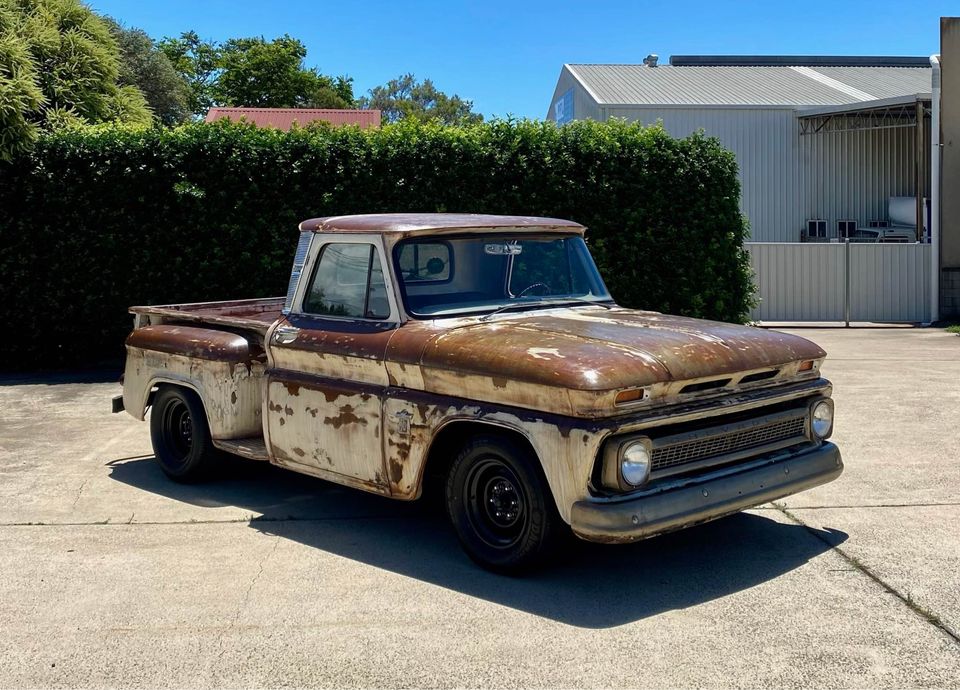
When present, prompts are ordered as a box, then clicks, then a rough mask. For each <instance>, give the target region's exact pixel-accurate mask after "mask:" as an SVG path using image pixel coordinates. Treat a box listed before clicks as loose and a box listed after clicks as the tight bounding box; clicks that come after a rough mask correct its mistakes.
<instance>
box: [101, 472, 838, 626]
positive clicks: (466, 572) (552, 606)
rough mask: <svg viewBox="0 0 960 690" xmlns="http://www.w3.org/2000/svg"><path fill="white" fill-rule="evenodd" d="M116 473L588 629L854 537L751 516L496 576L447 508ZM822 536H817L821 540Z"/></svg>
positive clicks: (266, 481) (287, 477) (276, 486)
mask: <svg viewBox="0 0 960 690" xmlns="http://www.w3.org/2000/svg"><path fill="white" fill-rule="evenodd" d="M110 469H111V477H112V478H113V479H116V480H117V481H120V482H123V483H125V484H128V485H130V486H132V487H136V488H138V489H142V490H144V491H150V492H152V493H155V494H160V495H162V496H166V497H169V498H172V499H175V500H178V501H184V502H186V503H190V504H191V505H195V506H205V507H215V506H236V507H239V508H243V509H245V510H249V511H251V513H258V514H260V515H261V517H254V518H252V519H251V520H250V526H251V527H253V528H254V529H257V530H259V531H261V532H263V533H266V534H272V535H277V536H280V537H283V538H285V539H291V540H294V541H297V542H300V543H302V544H305V545H307V546H310V547H313V548H317V549H322V550H323V551H327V552H329V553H333V554H336V555H338V556H342V557H344V558H350V559H353V560H356V561H360V562H362V563H366V564H368V565H371V566H374V567H377V568H383V569H384V570H389V571H391V572H394V573H399V574H401V575H406V576H408V577H413V578H417V579H419V580H422V581H425V582H429V583H432V584H434V585H438V586H440V587H446V588H448V589H451V590H455V591H458V592H463V593H465V594H469V595H471V596H475V597H479V598H481V599H486V600H488V601H491V602H494V603H497V604H500V605H503V606H509V607H511V608H515V609H519V610H521V611H527V612H529V613H532V614H535V615H538V616H544V617H546V618H550V619H553V620H556V621H559V622H561V623H566V624H569V625H575V626H579V627H585V628H607V627H612V626H617V625H623V624H625V623H630V622H632V621H636V620H639V619H642V618H645V617H647V616H652V615H655V614H657V613H661V612H663V611H669V610H673V609H682V608H687V607H689V606H694V605H696V604H700V603H703V602H706V601H710V600H712V599H717V598H719V597H724V596H727V595H729V594H733V593H734V592H738V591H741V590H744V589H748V588H750V587H753V586H756V585H758V584H761V583H763V582H766V581H768V580H772V579H774V578H776V577H777V576H779V575H782V574H784V573H787V572H789V571H791V570H794V569H795V568H798V567H800V566H802V565H803V564H804V563H806V562H807V561H809V560H810V559H812V558H815V557H816V556H818V555H820V554H821V553H823V552H824V551H826V550H828V549H829V548H830V547H829V546H828V544H829V545H837V544H840V543H842V542H844V541H846V539H847V535H846V534H845V533H843V532H840V531H836V530H829V531H819V530H811V529H808V528H806V527H802V526H799V525H795V524H783V523H779V522H776V521H774V520H772V519H769V518H766V517H763V516H760V515H750V514H740V515H735V516H733V517H729V518H726V519H723V520H719V521H716V522H713V523H709V524H706V525H701V526H699V527H695V528H692V529H688V530H684V531H682V532H676V533H673V534H668V535H665V536H662V537H658V538H655V539H651V540H648V541H644V542H639V543H635V544H628V545H620V546H605V545H598V544H588V543H585V542H578V541H577V542H575V543H573V544H572V545H571V547H570V549H569V552H568V553H565V554H564V555H563V556H562V557H561V559H560V562H559V563H557V564H554V565H552V566H550V567H549V568H547V569H544V570H542V571H540V572H537V573H535V574H532V575H528V576H526V577H523V578H507V577H502V576H498V575H493V574H490V573H488V572H486V571H484V570H482V569H480V568H479V567H478V566H476V565H474V564H473V563H472V562H471V561H470V560H469V559H468V558H467V556H466V555H465V554H464V553H463V552H462V551H461V550H460V548H459V545H458V543H457V540H456V537H455V536H454V534H453V531H452V529H451V528H450V526H449V525H448V523H447V521H446V519H445V517H444V516H443V515H442V513H441V512H440V511H439V510H438V509H437V508H435V507H434V508H431V507H429V506H428V505H424V504H423V502H416V503H403V502H399V501H393V500H390V499H386V498H381V497H379V496H374V495H372V494H367V493H363V492H360V491H355V490H352V489H347V488H344V487H340V486H338V485H336V484H332V483H329V482H324V481H321V480H319V479H313V478H311V477H306V476H303V475H299V474H295V473H292V472H289V471H286V470H281V469H278V468H275V467H272V466H270V465H266V464H262V463H251V462H243V461H238V462H237V463H235V464H232V465H231V467H230V468H229V469H228V470H227V471H226V472H225V476H223V477H222V478H221V479H220V480H218V481H215V482H212V483H207V484H202V485H193V486H186V485H181V484H175V483H174V482H172V481H170V480H169V479H167V478H166V477H165V476H164V475H163V473H162V472H161V471H160V469H159V468H158V467H157V465H156V463H154V461H153V459H152V458H136V459H130V460H125V461H124V460H117V461H114V462H112V463H110ZM818 536H819V537H820V538H817V537H818Z"/></svg>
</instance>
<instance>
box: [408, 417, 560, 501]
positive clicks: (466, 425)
mask: <svg viewBox="0 0 960 690" xmlns="http://www.w3.org/2000/svg"><path fill="white" fill-rule="evenodd" d="M478 435H489V436H499V437H501V438H505V439H508V440H510V441H513V442H515V443H518V444H519V445H520V446H521V447H522V448H524V449H525V450H527V451H528V452H529V453H530V455H531V456H532V457H533V458H534V460H535V461H536V467H537V471H538V472H540V475H541V477H542V478H543V480H544V484H545V485H546V486H547V488H548V489H549V491H550V501H551V502H552V503H553V504H554V506H556V507H557V509H558V510H559V509H560V506H559V504H558V503H557V496H556V494H555V492H554V491H553V488H552V486H551V485H550V482H549V480H548V478H547V473H546V472H545V471H544V467H543V462H544V460H543V458H541V457H540V453H538V452H537V449H536V446H535V445H534V443H533V442H532V441H531V440H530V437H529V435H528V434H527V433H526V432H525V430H523V429H521V428H518V427H515V426H512V425H510V424H507V423H504V422H501V421H498V420H487V419H459V418H454V419H450V420H448V421H446V422H444V423H443V424H442V425H440V427H438V428H437V430H436V431H435V432H434V434H433V437H432V438H431V439H430V444H429V446H428V447H427V450H426V452H425V454H424V458H425V459H424V463H423V470H422V473H421V482H420V485H421V493H428V492H430V491H436V490H438V488H439V487H442V485H443V480H444V479H445V478H446V474H447V471H448V470H449V469H450V467H451V465H452V464H453V460H454V458H455V456H456V453H457V451H458V449H459V448H461V447H463V445H464V444H466V443H467V442H468V441H469V439H471V438H473V437H475V436H478Z"/></svg>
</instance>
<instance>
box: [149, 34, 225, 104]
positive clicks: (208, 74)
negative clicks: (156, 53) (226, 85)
mask: <svg viewBox="0 0 960 690" xmlns="http://www.w3.org/2000/svg"><path fill="white" fill-rule="evenodd" d="M157 46H158V47H159V48H160V50H161V51H163V53H164V54H165V55H166V56H167V59H168V60H169V61H170V64H171V65H173V68H174V70H175V71H176V72H177V74H179V75H180V77H181V78H182V79H183V80H184V81H185V82H186V84H187V89H188V90H189V95H188V97H187V107H188V108H189V110H190V112H191V113H193V114H194V115H203V114H205V113H206V112H207V111H208V110H209V109H210V108H211V107H212V106H213V104H214V96H213V89H214V86H215V84H216V81H217V76H218V75H219V66H218V63H219V59H220V49H219V46H218V44H216V43H213V42H211V41H204V40H203V39H201V38H200V36H199V35H197V32H196V31H185V32H184V33H182V34H180V37H179V38H169V37H168V38H164V39H162V40H161V41H159V42H158V43H157Z"/></svg>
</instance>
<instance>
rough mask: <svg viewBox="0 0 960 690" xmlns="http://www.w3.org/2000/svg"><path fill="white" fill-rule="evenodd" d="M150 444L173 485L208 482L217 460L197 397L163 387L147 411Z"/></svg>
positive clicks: (179, 389) (175, 388)
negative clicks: (148, 412) (175, 483)
mask: <svg viewBox="0 0 960 690" xmlns="http://www.w3.org/2000/svg"><path fill="white" fill-rule="evenodd" d="M150 440H151V441H152V443H153V453H154V456H155V457H156V460H157V463H158V464H159V465H160V469H162V470H163V472H164V474H166V475H167V476H168V477H170V478H171V479H173V480H174V481H177V482H182V483H185V484H186V483H191V482H197V481H202V480H204V479H208V478H209V477H210V475H211V474H212V473H213V470H214V469H215V467H216V466H217V464H218V463H219V460H220V452H219V451H218V450H217V449H216V448H215V447H214V445H213V440H212V439H211V438H210V427H209V425H208V424H207V415H206V413H205V412H204V409H203V403H202V402H201V401H200V397H199V396H198V395H197V394H196V393H194V392H193V391H191V390H187V389H185V388H178V387H175V386H165V387H163V388H161V389H160V390H159V391H157V395H156V398H155V399H154V401H153V408H152V409H151V411H150Z"/></svg>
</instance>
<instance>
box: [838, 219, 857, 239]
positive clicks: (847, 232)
mask: <svg viewBox="0 0 960 690" xmlns="http://www.w3.org/2000/svg"><path fill="white" fill-rule="evenodd" d="M837 236H838V237H839V238H840V239H845V238H850V237H857V221H855V220H838V221H837Z"/></svg>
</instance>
